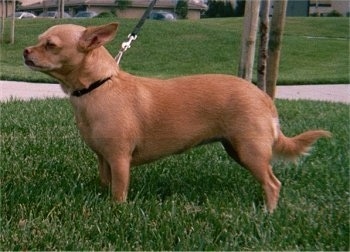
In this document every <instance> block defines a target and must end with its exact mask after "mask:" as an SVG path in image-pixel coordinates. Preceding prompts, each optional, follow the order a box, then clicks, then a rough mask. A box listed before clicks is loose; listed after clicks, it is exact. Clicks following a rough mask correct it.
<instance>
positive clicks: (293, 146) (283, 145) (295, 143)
mask: <svg viewBox="0 0 350 252" xmlns="http://www.w3.org/2000/svg"><path fill="white" fill-rule="evenodd" d="M331 136H332V134H331V133H330V132H329V131H325V130H310V131H306V132H304V133H301V134H300V135H297V136H295V137H286V136H285V135H283V133H282V131H281V130H279V132H278V137H277V140H276V141H275V143H274V146H273V153H274V156H277V157H283V158H286V159H291V160H296V159H297V157H298V156H300V155H307V154H308V152H309V151H310V149H311V145H312V144H313V143H314V142H316V141H317V139H319V138H321V137H331Z"/></svg>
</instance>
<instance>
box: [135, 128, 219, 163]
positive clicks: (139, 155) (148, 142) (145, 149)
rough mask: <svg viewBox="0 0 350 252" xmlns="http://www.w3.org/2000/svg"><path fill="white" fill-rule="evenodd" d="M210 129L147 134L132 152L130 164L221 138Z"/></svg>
mask: <svg viewBox="0 0 350 252" xmlns="http://www.w3.org/2000/svg"><path fill="white" fill-rule="evenodd" d="M210 130H211V129H207V131H206V130H205V129H202V130H198V131H197V132H195V131H191V130H189V131H188V132H187V134H174V132H171V131H170V132H169V134H166V135H165V134H160V135H158V136H154V137H153V136H152V135H148V136H146V137H145V139H143V140H142V141H140V142H139V144H138V145H136V148H135V149H134V151H133V153H132V161H131V164H132V165H140V164H144V163H148V162H151V161H155V160H157V159H160V158H163V157H166V156H169V155H172V154H181V153H183V152H184V151H186V150H188V149H190V148H192V147H196V146H199V145H202V144H208V143H212V142H216V141H221V140H222V139H223V137H221V136H219V135H217V134H218V133H217V132H213V131H212V132H210ZM178 132H179V131H178ZM178 132H177V133H178ZM180 132H181V131H180Z"/></svg>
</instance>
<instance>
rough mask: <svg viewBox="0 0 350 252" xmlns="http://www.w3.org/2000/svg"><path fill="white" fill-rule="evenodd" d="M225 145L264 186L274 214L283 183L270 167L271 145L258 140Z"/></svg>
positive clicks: (234, 157) (267, 201)
mask: <svg viewBox="0 0 350 252" xmlns="http://www.w3.org/2000/svg"><path fill="white" fill-rule="evenodd" d="M223 145H224V147H225V150H226V151H227V153H228V154H229V155H230V156H231V157H232V158H233V159H235V160H236V161H237V162H238V163H239V164H241V165H242V166H243V167H245V168H246V169H248V170H249V171H250V172H251V173H252V174H253V176H254V177H255V178H256V179H257V180H258V181H259V183H260V184H261V185H262V188H263V189H264V192H265V197H266V206H267V210H268V211H269V212H270V213H272V212H273V210H274V209H275V208H276V207H277V203H278V197H279V192H280V189H281V183H280V181H279V180H278V179H277V178H276V177H275V175H274V174H273V171H272V167H271V165H270V161H271V158H272V147H271V145H269V144H266V143H263V142H259V140H258V139H256V140H253V139H249V140H247V139H245V140H244V141H243V143H242V144H235V145H233V144H231V142H230V141H224V142H223Z"/></svg>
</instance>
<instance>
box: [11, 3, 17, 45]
mask: <svg viewBox="0 0 350 252" xmlns="http://www.w3.org/2000/svg"><path fill="white" fill-rule="evenodd" d="M15 13H16V1H15V0H12V21H11V38H10V43H11V44H14V43H15V20H16V19H15Z"/></svg>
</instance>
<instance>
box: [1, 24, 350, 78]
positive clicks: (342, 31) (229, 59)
mask: <svg viewBox="0 0 350 252" xmlns="http://www.w3.org/2000/svg"><path fill="white" fill-rule="evenodd" d="M112 21H115V20H114V19H89V20H69V19H68V20H64V21H63V22H66V23H78V24H82V25H98V24H104V23H108V22H112ZM117 21H119V22H120V24H121V25H120V29H119V32H118V35H117V38H116V39H115V40H114V41H113V42H112V43H110V44H109V45H108V46H107V47H108V49H109V50H110V52H111V54H112V55H113V56H114V55H116V54H117V52H118V50H119V48H120V44H121V42H122V41H123V40H125V38H126V36H127V34H128V33H129V32H130V31H131V30H132V29H133V27H134V25H135V24H136V22H137V20H117ZM61 22H62V21H57V20H19V21H18V22H17V26H16V27H17V28H16V34H17V36H16V43H15V45H9V44H7V43H3V44H1V54H0V64H1V69H0V72H1V75H0V79H7V80H25V81H34V82H55V81H53V80H52V79H50V78H49V77H47V76H45V75H43V74H40V73H34V72H32V71H30V70H28V69H26V68H25V67H24V66H23V63H22V51H23V49H24V48H25V47H26V46H29V45H33V44H35V43H36V41H37V36H38V35H39V34H41V33H42V32H43V31H45V30H46V29H47V28H48V27H50V26H52V25H55V24H58V23H61ZM7 27H9V25H8V24H7ZM6 32H8V31H6ZM241 34H242V19H241V18H226V19H204V20H198V21H189V20H185V21H177V22H158V21H147V22H146V24H145V26H144V27H143V29H142V31H141V33H140V36H139V39H138V40H137V41H136V42H134V43H133V47H132V49H130V50H129V51H128V52H127V53H126V54H125V56H124V58H123V60H122V63H121V66H122V68H123V69H124V70H126V71H129V72H131V73H134V74H138V75H144V76H157V77H161V78H165V77H172V76H179V75H186V74H194V73H228V74H236V73H237V69H238V60H239V54H240V42H241ZM348 55H349V19H348V18H287V22H286V30H285V37H284V40H283V48H282V58H281V65H280V75H279V82H278V83H279V84H305V83H311V84H313V83H316V84H318V83H349V57H348Z"/></svg>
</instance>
